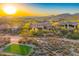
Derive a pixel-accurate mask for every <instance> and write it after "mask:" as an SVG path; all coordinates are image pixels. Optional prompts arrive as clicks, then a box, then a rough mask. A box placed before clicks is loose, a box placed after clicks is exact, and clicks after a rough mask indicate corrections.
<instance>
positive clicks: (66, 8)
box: [0, 3, 79, 16]
mask: <svg viewBox="0 0 79 59" xmlns="http://www.w3.org/2000/svg"><path fill="white" fill-rule="evenodd" d="M6 5H10V6H11V5H12V6H14V7H15V8H16V13H15V14H11V15H13V16H47V15H57V14H62V13H71V14H74V13H79V4H77V3H71V4H68V3H26V4H25V3H14V4H12V3H10V4H8V3H7V4H3V3H2V4H0V16H7V15H9V14H6V13H5V12H4V11H3V7H4V6H6Z"/></svg>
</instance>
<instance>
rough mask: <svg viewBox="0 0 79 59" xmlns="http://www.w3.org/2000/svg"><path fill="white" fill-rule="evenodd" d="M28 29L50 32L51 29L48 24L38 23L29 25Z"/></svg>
mask: <svg viewBox="0 0 79 59" xmlns="http://www.w3.org/2000/svg"><path fill="white" fill-rule="evenodd" d="M30 28H38V29H41V30H51V29H52V28H53V27H52V25H51V24H50V23H49V22H40V23H36V24H33V23H31V24H30Z"/></svg>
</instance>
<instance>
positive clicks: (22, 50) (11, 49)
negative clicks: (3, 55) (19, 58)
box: [4, 44, 33, 55]
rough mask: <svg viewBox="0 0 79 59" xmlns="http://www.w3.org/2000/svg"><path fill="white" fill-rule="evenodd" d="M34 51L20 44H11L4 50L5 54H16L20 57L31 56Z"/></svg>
mask: <svg viewBox="0 0 79 59" xmlns="http://www.w3.org/2000/svg"><path fill="white" fill-rule="evenodd" d="M32 51H33V48H32V47H30V46H26V45H19V44H11V45H9V46H8V47H6V48H5V49H4V52H8V53H14V54H18V55H29V54H30V53H31V52H32Z"/></svg>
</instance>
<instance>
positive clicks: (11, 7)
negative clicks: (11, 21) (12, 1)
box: [3, 5, 16, 14]
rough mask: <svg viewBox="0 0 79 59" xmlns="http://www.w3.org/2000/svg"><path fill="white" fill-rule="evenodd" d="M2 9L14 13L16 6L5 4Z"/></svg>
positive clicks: (7, 12)
mask: <svg viewBox="0 0 79 59" xmlns="http://www.w3.org/2000/svg"><path fill="white" fill-rule="evenodd" d="M3 11H4V12H5V13H6V14H15V13H16V8H15V7H14V6H10V5H6V6H4V7H3Z"/></svg>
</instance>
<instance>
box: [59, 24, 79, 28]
mask: <svg viewBox="0 0 79 59" xmlns="http://www.w3.org/2000/svg"><path fill="white" fill-rule="evenodd" d="M60 26H62V27H64V28H66V29H78V23H77V22H61V23H60Z"/></svg>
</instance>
